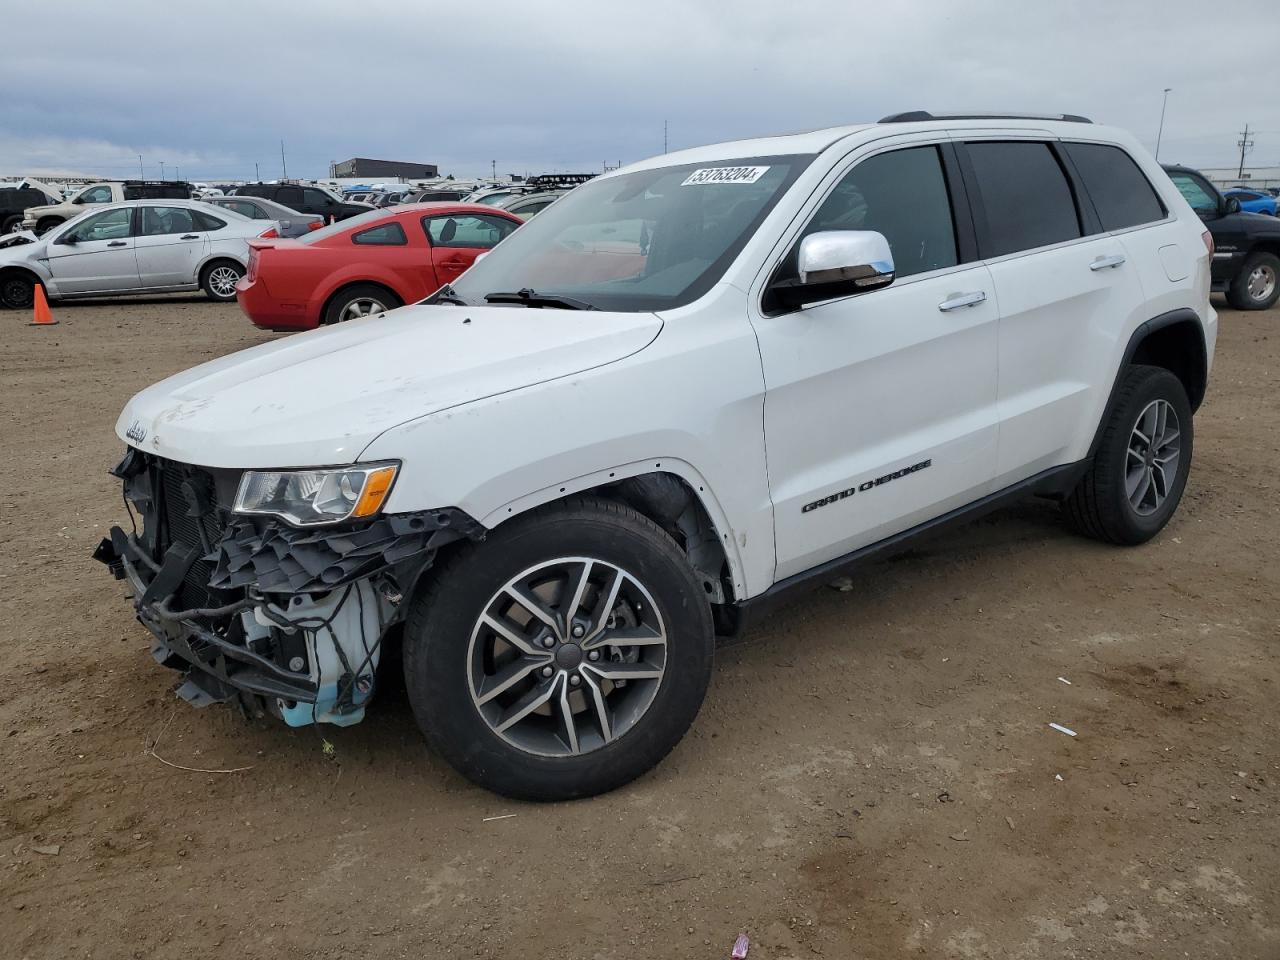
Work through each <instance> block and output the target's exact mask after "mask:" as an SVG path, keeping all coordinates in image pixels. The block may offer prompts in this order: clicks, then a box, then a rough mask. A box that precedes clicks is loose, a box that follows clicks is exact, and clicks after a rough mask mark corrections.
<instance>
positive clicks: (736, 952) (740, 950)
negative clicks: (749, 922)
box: [729, 933, 751, 960]
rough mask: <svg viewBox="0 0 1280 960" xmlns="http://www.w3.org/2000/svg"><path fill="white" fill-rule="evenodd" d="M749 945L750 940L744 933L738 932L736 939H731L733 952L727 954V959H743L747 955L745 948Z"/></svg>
mask: <svg viewBox="0 0 1280 960" xmlns="http://www.w3.org/2000/svg"><path fill="white" fill-rule="evenodd" d="M750 946H751V941H750V940H748V939H747V935H746V934H745V933H740V934H738V939H737V940H735V941H733V953H731V954H729V960H745V958H746V956H747V948H748V947H750Z"/></svg>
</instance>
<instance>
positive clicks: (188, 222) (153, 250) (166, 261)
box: [137, 205, 209, 288]
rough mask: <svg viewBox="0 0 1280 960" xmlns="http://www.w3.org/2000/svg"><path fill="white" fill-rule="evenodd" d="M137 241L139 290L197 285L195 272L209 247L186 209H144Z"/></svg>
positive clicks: (201, 231)
mask: <svg viewBox="0 0 1280 960" xmlns="http://www.w3.org/2000/svg"><path fill="white" fill-rule="evenodd" d="M139 213H140V218H141V226H140V229H139V231H138V238H137V255H138V274H139V277H140V281H141V286H142V287H144V288H150V287H174V286H182V285H185V284H194V283H195V282H196V268H197V267H198V266H199V264H200V262H201V261H202V260H203V259H204V255H205V251H206V250H207V249H208V246H209V238H208V234H207V233H206V232H205V230H204V229H203V228H202V227H201V225H200V224H199V223H198V222H197V221H196V217H195V213H194V211H192V210H189V209H188V208H186V207H166V206H160V205H155V206H151V205H148V206H144V207H142V208H141V209H140V211H139Z"/></svg>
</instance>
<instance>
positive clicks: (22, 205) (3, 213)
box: [0, 187, 58, 234]
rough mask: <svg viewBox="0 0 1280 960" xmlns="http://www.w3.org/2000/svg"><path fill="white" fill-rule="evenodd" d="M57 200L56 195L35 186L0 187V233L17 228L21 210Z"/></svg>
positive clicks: (20, 224) (19, 223) (20, 222)
mask: <svg viewBox="0 0 1280 960" xmlns="http://www.w3.org/2000/svg"><path fill="white" fill-rule="evenodd" d="M57 202H58V198H57V197H51V196H49V195H48V194H46V193H45V192H44V191H43V190H37V189H36V188H35V187H10V188H7V189H0V234H5V233H13V231H15V230H17V229H19V228H20V227H21V226H22V212H23V211H24V210H26V209H27V208H28V207H38V206H42V205H43V204H48V203H57Z"/></svg>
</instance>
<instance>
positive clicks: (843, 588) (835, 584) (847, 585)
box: [743, 577, 853, 957]
mask: <svg viewBox="0 0 1280 960" xmlns="http://www.w3.org/2000/svg"><path fill="white" fill-rule="evenodd" d="M827 586H829V587H830V588H831V589H832V590H839V591H840V592H841V593H848V592H849V591H850V590H852V589H853V580H852V579H851V578H850V577H836V578H835V579H834V580H832V581H831V582H830V583H828V584H827ZM743 956H744V957H745V956H746V954H745V953H744V954H743Z"/></svg>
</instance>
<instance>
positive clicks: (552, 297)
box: [484, 287, 596, 310]
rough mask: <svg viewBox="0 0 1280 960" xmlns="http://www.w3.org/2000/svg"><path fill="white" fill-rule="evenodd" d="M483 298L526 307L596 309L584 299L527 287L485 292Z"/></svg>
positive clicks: (486, 300)
mask: <svg viewBox="0 0 1280 960" xmlns="http://www.w3.org/2000/svg"><path fill="white" fill-rule="evenodd" d="M484 299H485V302H486V303H522V304H524V305H525V306H526V307H558V308H560V309H561V310H594V309H596V308H595V307H594V306H592V305H591V304H589V303H587V301H585V300H575V299H574V298H573V297H562V296H560V294H558V293H537V292H536V291H533V290H530V289H529V288H528V287H524V288H523V289H521V290H517V291H516V292H515V293H502V292H499V293H486V294H485V295H484Z"/></svg>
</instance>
